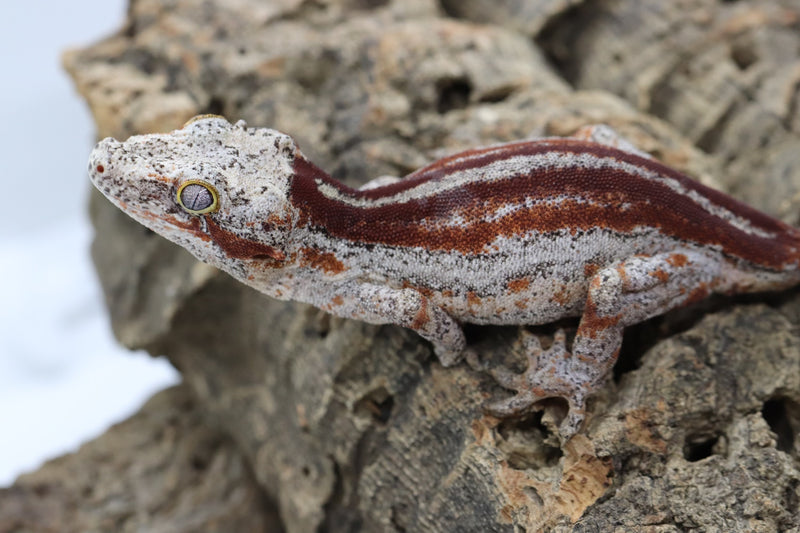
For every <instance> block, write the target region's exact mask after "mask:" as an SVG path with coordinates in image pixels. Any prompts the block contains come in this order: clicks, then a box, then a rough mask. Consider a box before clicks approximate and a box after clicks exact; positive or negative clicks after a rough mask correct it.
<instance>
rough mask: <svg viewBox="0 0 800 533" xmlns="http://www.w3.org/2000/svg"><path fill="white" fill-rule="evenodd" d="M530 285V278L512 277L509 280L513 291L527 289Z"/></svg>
mask: <svg viewBox="0 0 800 533" xmlns="http://www.w3.org/2000/svg"><path fill="white" fill-rule="evenodd" d="M530 286H531V282H530V280H529V279H528V278H519V279H512V280H511V281H509V282H508V290H509V292H511V293H517V292H522V291H524V290H527V289H528V287H530Z"/></svg>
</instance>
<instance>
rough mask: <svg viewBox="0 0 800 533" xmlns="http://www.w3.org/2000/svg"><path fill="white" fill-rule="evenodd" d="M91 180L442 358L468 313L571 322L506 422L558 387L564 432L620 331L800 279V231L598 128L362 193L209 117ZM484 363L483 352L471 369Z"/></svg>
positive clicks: (580, 414) (516, 381) (272, 141)
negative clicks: (419, 340)
mask: <svg viewBox="0 0 800 533" xmlns="http://www.w3.org/2000/svg"><path fill="white" fill-rule="evenodd" d="M89 174H90V178H91V181H92V182H93V184H94V185H95V186H96V187H97V188H98V189H99V190H100V191H101V192H102V193H103V194H104V195H105V196H106V197H107V198H108V199H109V200H110V201H111V202H112V203H113V204H115V205H116V206H117V207H119V208H120V209H121V210H122V211H124V212H125V213H127V214H128V215H130V216H131V217H133V218H134V219H135V220H137V221H138V222H140V223H141V224H143V225H144V226H146V227H147V228H149V229H151V230H152V231H154V232H156V233H158V234H160V235H162V236H164V237H166V238H167V239H169V240H171V241H173V242H175V243H177V244H178V245H180V246H182V247H184V248H186V249H187V250H188V251H189V252H191V253H192V254H193V255H194V256H195V257H197V258H198V259H199V260H201V261H204V262H206V263H209V264H211V265H213V266H215V267H217V268H219V269H221V270H223V271H225V272H227V273H228V274H230V275H231V276H233V277H234V278H236V279H238V280H240V281H242V282H244V283H245V284H247V285H249V286H251V287H253V288H255V289H257V290H259V291H261V292H262V293H264V294H267V295H269V296H271V297H273V298H277V299H279V300H295V301H299V302H305V303H308V304H311V305H314V306H316V307H318V308H320V309H322V310H324V311H327V312H329V313H332V314H334V315H338V316H341V317H347V318H353V319H357V320H361V321H364V322H369V323H374V324H398V325H400V326H404V327H406V328H410V329H412V330H414V331H415V332H417V333H418V334H419V335H420V336H421V337H423V338H424V339H427V340H428V341H430V343H431V344H432V346H433V351H434V353H435V355H436V356H437V357H438V360H439V361H440V363H441V364H442V365H443V366H451V365H454V364H456V363H458V362H459V361H461V360H462V358H463V356H464V354H466V355H467V356H468V360H471V361H475V357H476V354H474V352H473V351H471V350H470V349H469V347H468V346H467V343H466V341H465V337H464V332H463V329H462V327H463V324H465V323H473V324H496V325H514V324H516V325H539V324H547V323H551V322H554V321H557V320H559V319H561V318H565V317H580V318H579V321H578V327H577V331H576V333H575V336H574V340H573V341H572V343H571V349H568V348H567V344H566V335H565V333H564V331H563V329H559V330H558V331H557V332H556V333H555V335H554V340H553V343H552V345H551V346H550V347H548V348H547V349H542V346H541V345H540V343H539V341H538V339H537V337H536V336H535V335H533V334H528V335H527V336H525V339H527V340H526V341H525V342H524V344H525V351H526V353H527V368H526V369H525V370H524V371H523V372H521V373H514V372H511V371H505V372H503V371H496V372H494V373H493V375H494V377H495V379H496V380H497V382H498V383H499V384H500V385H501V386H502V387H504V388H506V389H508V390H510V391H512V392H513V393H514V394H513V395H512V396H509V397H508V398H505V399H501V400H498V401H495V402H494V403H493V404H491V405H490V406H489V408H490V409H489V410H490V413H491V414H493V415H495V416H497V417H514V416H520V415H523V414H525V413H527V412H529V411H530V410H531V409H532V408H533V407H534V406H535V405H536V404H540V400H543V399H546V398H562V399H563V400H566V406H567V410H566V412H565V413H564V414H563V416H562V417H561V420H560V421H559V425H558V432H559V434H560V436H561V438H562V439H569V438H570V437H571V436H572V435H574V434H575V433H576V432H578V431H579V430H580V428H581V427H582V424H583V422H584V419H585V417H586V401H587V398H588V397H590V396H591V395H592V394H593V393H595V392H597V391H598V389H599V388H600V387H602V386H603V384H604V380H605V379H606V378H607V375H608V374H609V371H610V369H611V368H612V366H613V365H614V362H615V360H616V359H617V356H618V353H619V350H620V346H621V343H622V333H623V330H624V329H625V328H626V327H628V326H631V325H633V324H636V323H639V322H641V321H643V320H646V319H648V318H651V317H654V316H656V315H660V314H663V313H665V312H667V311H669V310H671V309H673V308H676V307H679V306H684V305H687V304H690V303H692V302H696V301H698V300H700V299H702V298H705V297H706V296H708V295H710V294H712V293H717V294H736V293H746V292H755V291H767V290H780V289H782V288H788V287H790V286H793V285H795V284H797V283H799V282H800V231H798V230H797V229H795V228H793V227H792V226H789V225H787V224H785V223H783V222H781V221H779V220H777V219H775V218H773V217H771V216H769V215H767V214H764V213H762V212H760V211H758V210H756V209H754V208H752V207H749V206H747V205H745V204H744V203H741V202H739V201H737V200H735V199H733V198H732V197H730V196H728V195H725V194H724V193H722V192H719V191H717V190H715V189H712V188H710V187H706V186H704V185H702V184H700V183H699V182H697V181H695V180H693V179H691V178H689V177H687V176H686V175H684V174H682V173H680V172H678V171H676V170H674V169H672V168H670V167H668V166H666V165H664V164H662V163H660V162H659V161H657V160H656V159H655V158H653V157H651V156H649V155H648V154H647V153H644V152H642V151H640V150H638V149H637V148H636V147H635V146H633V145H632V144H631V143H630V142H629V141H627V140H626V139H624V138H623V137H621V136H620V135H618V134H617V133H616V132H615V131H614V130H613V129H611V128H610V127H608V126H605V125H597V126H589V127H585V128H583V129H581V130H579V132H577V133H576V134H575V135H574V136H572V137H563V138H561V137H554V138H541V139H537V140H527V141H519V142H511V143H506V144H499V145H494V146H488V147H484V148H477V149H472V150H468V151H465V152H461V153H457V154H454V155H451V156H449V157H445V158H443V159H440V160H438V161H435V162H433V163H431V164H429V165H428V166H425V167H424V168H421V169H419V170H417V171H415V172H413V173H411V174H409V175H408V176H406V177H404V178H397V177H392V176H382V177H379V178H376V179H375V180H373V181H371V182H369V183H367V184H366V185H364V186H362V187H361V188H358V189H356V188H351V187H349V186H346V185H345V184H343V183H341V182H339V181H338V180H335V179H333V178H332V177H331V176H330V175H329V174H327V173H326V172H324V171H323V170H322V169H320V168H319V167H318V166H316V165H314V164H313V163H312V162H311V161H309V160H308V159H307V158H306V157H305V156H304V155H303V154H302V152H301V151H300V150H299V148H298V146H297V145H296V143H295V142H294V140H293V139H292V138H291V137H290V136H288V135H286V134H283V133H280V132H278V131H275V130H272V129H268V128H254V127H248V126H247V124H246V123H245V122H244V121H238V122H236V123H230V122H229V121H228V120H226V119H225V118H224V117H221V116H217V115H200V116H198V117H195V118H193V119H191V120H190V121H188V122H187V123H186V124H185V125H184V126H183V127H182V128H181V129H178V130H175V131H173V132H171V133H166V134H147V135H136V136H132V137H130V138H129V139H128V140H126V141H124V142H121V141H117V140H115V139H113V138H107V139H104V140H102V141H100V142H99V143H98V144H97V146H96V147H95V148H94V150H93V151H92V153H91V156H90V161H89ZM475 364H478V363H475Z"/></svg>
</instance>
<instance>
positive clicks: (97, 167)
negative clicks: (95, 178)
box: [94, 165, 106, 174]
mask: <svg viewBox="0 0 800 533" xmlns="http://www.w3.org/2000/svg"><path fill="white" fill-rule="evenodd" d="M94 168H95V170H97V173H98V174H102V173H103V172H105V171H106V167H104V166H103V165H97V166H96V167H94Z"/></svg>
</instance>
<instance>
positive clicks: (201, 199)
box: [176, 180, 219, 215]
mask: <svg viewBox="0 0 800 533" xmlns="http://www.w3.org/2000/svg"><path fill="white" fill-rule="evenodd" d="M176 199H177V201H178V205H180V206H181V207H182V208H183V210H184V211H186V212H187V213H189V214H190V215H204V214H206V213H213V212H214V211H218V210H219V193H218V192H217V189H215V188H214V186H213V185H211V184H209V183H206V182H205V181H201V180H186V181H184V182H183V183H181V185H180V187H178V192H177V194H176Z"/></svg>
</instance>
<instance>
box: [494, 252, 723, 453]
mask: <svg viewBox="0 0 800 533" xmlns="http://www.w3.org/2000/svg"><path fill="white" fill-rule="evenodd" d="M721 268H722V265H721V263H720V262H719V261H716V260H714V258H710V257H708V256H707V255H704V254H701V253H698V252H696V251H694V250H690V249H685V248H678V249H675V250H672V251H669V252H664V253H660V254H655V255H652V256H647V255H635V256H631V257H628V258H625V259H622V260H620V261H618V262H616V263H612V264H611V265H609V266H608V267H606V268H603V269H601V270H600V271H598V272H597V273H596V274H595V275H594V276H593V277H592V278H591V279H590V280H589V283H588V293H587V298H586V304H585V305H584V311H583V316H582V317H581V320H580V324H579V325H578V330H577V332H576V333H575V339H574V341H573V343H572V353H571V354H570V352H568V351H567V349H566V346H565V343H564V334H563V332H558V333H556V336H555V339H554V341H553V346H551V347H550V348H549V349H548V350H542V348H541V347H540V346H539V345H538V341H537V342H534V341H532V340H528V341H525V342H526V343H527V344H528V346H527V347H528V349H529V350H530V351H531V355H529V356H528V360H529V365H528V368H527V370H526V371H525V372H524V373H523V374H521V375H519V376H514V375H507V374H505V373H503V372H499V373H496V379H497V380H498V383H500V384H501V385H502V386H504V387H506V388H509V389H511V390H513V391H515V392H516V393H517V395H516V396H514V397H512V398H510V399H508V400H506V401H505V402H499V403H497V404H495V405H493V406H492V408H491V409H490V411H491V412H493V413H494V414H496V415H498V416H501V417H513V416H519V415H521V414H524V413H525V412H526V411H528V410H529V409H530V407H531V405H532V404H533V403H535V402H537V401H539V400H541V399H544V398H552V397H558V398H564V399H565V400H566V401H567V404H568V405H569V413H568V414H567V415H566V417H565V418H564V419H563V420H562V422H561V424H560V425H559V428H558V432H559V434H560V436H561V437H562V438H563V439H565V440H566V439H568V438H569V437H571V436H572V435H574V434H575V433H576V432H577V431H578V429H579V428H580V426H581V424H582V422H583V419H584V417H585V414H586V399H587V398H588V397H589V396H591V395H592V394H593V393H594V392H596V391H597V390H598V389H599V388H600V387H601V386H602V384H603V383H604V381H605V379H606V377H607V376H608V374H609V372H610V371H611V368H612V367H613V366H614V362H615V361H616V360H617V356H618V355H619V349H620V346H621V344H622V333H623V330H624V329H625V328H626V327H628V326H630V325H633V324H637V323H639V322H641V321H643V320H647V319H648V318H650V317H653V316H656V315H660V314H663V313H665V312H667V311H669V310H670V309H674V308H675V307H677V306H680V305H684V304H686V303H689V302H691V301H693V300H695V299H698V298H700V297H704V296H705V295H707V294H708V293H710V292H713V291H719V292H724V291H725V290H726V285H725V280H726V279H727V278H726V276H725V275H723V273H722V271H721Z"/></svg>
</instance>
